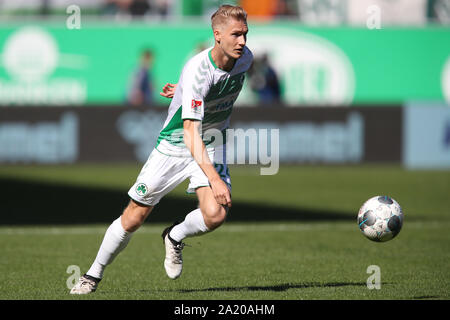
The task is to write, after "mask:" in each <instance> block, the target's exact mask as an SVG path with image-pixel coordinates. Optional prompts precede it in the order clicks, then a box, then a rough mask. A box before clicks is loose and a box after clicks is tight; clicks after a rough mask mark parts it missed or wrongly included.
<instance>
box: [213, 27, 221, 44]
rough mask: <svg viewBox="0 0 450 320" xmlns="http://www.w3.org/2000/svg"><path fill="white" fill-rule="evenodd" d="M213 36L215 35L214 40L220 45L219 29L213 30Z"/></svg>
mask: <svg viewBox="0 0 450 320" xmlns="http://www.w3.org/2000/svg"><path fill="white" fill-rule="evenodd" d="M213 34H214V39H215V40H216V42H217V43H220V39H221V35H220V30H219V29H215V30H213Z"/></svg>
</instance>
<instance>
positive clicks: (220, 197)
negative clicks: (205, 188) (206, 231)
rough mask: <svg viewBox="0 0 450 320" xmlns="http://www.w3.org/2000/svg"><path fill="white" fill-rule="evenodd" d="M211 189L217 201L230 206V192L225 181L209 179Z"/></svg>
mask: <svg viewBox="0 0 450 320" xmlns="http://www.w3.org/2000/svg"><path fill="white" fill-rule="evenodd" d="M210 185H211V189H212V192H213V194H214V198H215V199H216V201H217V203H218V204H220V205H223V206H225V207H228V208H231V194H230V190H229V189H228V187H227V185H226V184H225V182H223V180H222V179H216V180H213V181H210Z"/></svg>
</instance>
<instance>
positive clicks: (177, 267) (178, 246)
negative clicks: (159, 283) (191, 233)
mask: <svg viewBox="0 0 450 320" xmlns="http://www.w3.org/2000/svg"><path fill="white" fill-rule="evenodd" d="M175 225H176V224H174V225H172V226H170V227H167V228H166V229H164V231H163V233H162V235H161V236H162V238H163V242H164V245H165V247H166V258H165V259H164V268H165V269H166V273H167V275H168V276H169V278H171V279H176V278H178V277H179V276H180V275H181V271H182V270H183V256H182V254H181V250H183V248H184V243H183V242H177V241H175V240H173V239H172V238H171V237H170V236H169V232H170V230H172V228H173V227H174V226H175Z"/></svg>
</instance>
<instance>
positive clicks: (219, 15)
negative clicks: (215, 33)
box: [211, 4, 247, 30]
mask: <svg viewBox="0 0 450 320" xmlns="http://www.w3.org/2000/svg"><path fill="white" fill-rule="evenodd" d="M230 18H233V19H235V20H242V21H244V22H245V23H247V12H245V10H244V9H242V8H241V7H239V6H232V5H229V4H224V5H221V6H220V7H219V9H217V11H216V12H214V13H213V15H212V16H211V26H212V28H213V30H216V29H217V28H219V26H221V25H224V24H225V23H226V22H227V21H228V20H229V19H230Z"/></svg>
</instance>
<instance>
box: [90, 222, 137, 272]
mask: <svg viewBox="0 0 450 320" xmlns="http://www.w3.org/2000/svg"><path fill="white" fill-rule="evenodd" d="M132 235H133V233H132V232H127V231H125V229H124V228H123V227H122V222H121V217H119V218H118V219H116V220H114V222H113V223H112V224H111V225H110V226H109V228H108V230H106V233H105V237H104V238H103V242H102V244H101V246H100V249H99V250H98V253H97V257H96V258H95V261H94V263H93V264H92V266H91V268H90V269H89V271H88V272H86V274H87V275H89V276H92V277H95V278H98V279H101V278H103V272H104V271H105V268H106V266H107V265H109V264H110V263H111V262H113V260H114V258H115V257H116V256H117V255H118V254H119V252H121V251H122V250H123V249H124V248H125V247H126V246H127V244H128V242H129V241H130V238H131V236H132Z"/></svg>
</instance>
